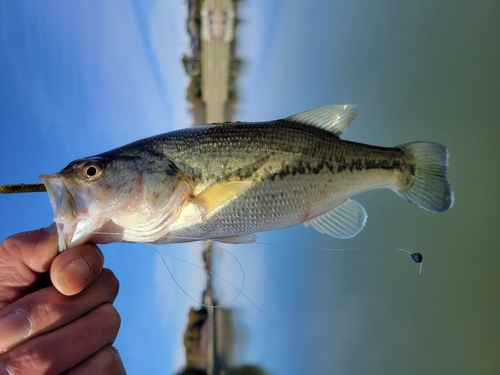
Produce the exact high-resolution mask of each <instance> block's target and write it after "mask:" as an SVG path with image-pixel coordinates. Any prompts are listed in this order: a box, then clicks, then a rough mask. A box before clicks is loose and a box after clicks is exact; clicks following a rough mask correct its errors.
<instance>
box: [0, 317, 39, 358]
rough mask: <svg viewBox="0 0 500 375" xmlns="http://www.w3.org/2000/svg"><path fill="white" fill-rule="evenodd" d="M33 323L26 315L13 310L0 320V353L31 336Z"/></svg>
mask: <svg viewBox="0 0 500 375" xmlns="http://www.w3.org/2000/svg"><path fill="white" fill-rule="evenodd" d="M32 330H33V323H32V322H31V319H30V318H29V316H28V314H27V313H26V312H25V311H22V310H15V311H12V312H11V313H9V314H7V315H5V316H2V317H1V318H0V352H5V351H6V350H7V349H10V347H12V346H13V345H14V344H16V343H18V342H19V341H21V340H22V339H24V338H26V337H28V336H29V335H31V332H32Z"/></svg>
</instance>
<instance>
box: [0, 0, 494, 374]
mask: <svg viewBox="0 0 500 375" xmlns="http://www.w3.org/2000/svg"><path fill="white" fill-rule="evenodd" d="M186 12H187V11H186V5H185V4H184V3H183V2H182V1H168V2H164V1H106V2H103V1H88V0H86V1H73V2H67V1H45V2H43V3H42V2H29V1H16V2H14V1H5V0H3V1H2V0H0V72H1V73H0V126H1V132H2V136H1V137H0V147H1V150H2V162H1V163H0V172H1V176H2V177H1V180H0V183H2V184H8V183H18V182H24V183H30V182H37V181H38V175H39V174H42V173H53V172H55V171H58V170H60V169H61V168H63V167H64V166H65V165H66V164H68V163H69V162H70V161H71V160H74V159H77V158H80V157H83V156H88V155H92V154H96V153H100V152H103V151H106V150H109V149H111V148H114V147H117V146H120V145H122V144H125V143H127V142H130V141H133V140H136V139H140V138H143V137H146V136H150V135H153V134H157V133H162V132H166V131H170V130H174V129H178V128H184V127H188V126H190V125H191V123H192V118H191V115H190V113H189V110H188V109H189V104H188V103H187V102H186V100H185V97H186V88H187V85H188V77H187V76H186V74H185V73H184V71H183V68H182V64H181V57H182V55H183V54H185V53H188V52H189V38H188V35H187V32H186V27H185V18H186ZM240 17H241V19H242V22H241V23H240V24H239V29H238V42H239V43H238V47H237V55H238V56H239V57H241V58H242V59H243V60H244V66H243V68H242V73H241V76H240V77H239V78H238V87H239V95H240V98H241V100H240V102H239V103H238V104H237V116H236V117H237V119H238V120H242V121H246V120H251V121H259V120H270V119H276V118H280V117H285V116H288V115H291V114H293V113H296V112H300V111H302V110H305V109H308V108H311V107H314V106H320V105H324V104H333V103H353V104H357V105H358V106H359V112H358V116H357V118H356V120H355V121H354V122H353V124H352V125H351V126H350V127H349V129H347V130H346V132H345V133H344V135H343V138H345V139H349V140H355V141H359V142H366V143H371V144H377V145H382V146H391V145H397V144H401V143H405V142H410V141H415V140H430V141H436V142H441V143H444V144H446V145H447V146H448V147H449V149H450V154H451V159H450V179H451V181H452V184H453V186H454V188H455V192H456V195H457V202H456V205H455V207H453V209H452V210H451V211H450V212H448V213H445V214H442V215H433V214H430V213H428V212H424V211H423V210H419V209H418V208H415V207H413V206H411V205H408V204H407V203H406V202H404V201H403V200H401V199H399V198H398V197H397V196H396V195H395V194H393V193H392V192H386V191H377V192H369V193H366V194H363V195H362V196H360V197H359V198H356V199H357V200H358V201H359V202H361V203H362V204H363V205H364V207H365V208H366V211H367V213H368V216H369V218H368V221H367V225H366V227H365V229H364V230H363V231H362V232H361V233H360V234H359V235H358V236H357V237H355V238H354V239H352V240H348V241H339V240H335V239H331V238H329V237H327V236H324V235H319V234H317V233H316V232H314V230H313V229H311V228H307V229H306V228H304V227H302V226H299V227H295V228H290V229H286V230H283V231H275V232H270V233H265V234H261V235H259V242H258V243H256V244H253V245H250V246H246V245H242V246H229V245H222V246H221V248H222V249H221V248H218V250H217V257H218V258H219V260H218V264H217V266H218V270H219V272H220V273H221V275H223V276H224V277H225V278H226V279H228V280H230V281H231V282H233V283H234V284H235V285H240V282H241V280H242V273H241V270H240V268H239V266H238V264H236V262H235V261H234V258H233V257H231V256H230V255H228V254H227V251H229V252H230V253H231V254H232V255H234V257H235V258H236V259H237V260H238V262H239V263H240V264H241V266H242V268H243V272H244V275H245V285H244V289H243V294H241V295H240V296H239V297H238V298H237V299H236V300H235V301H232V302H231V303H230V307H231V308H232V309H233V325H234V331H235V334H236V337H235V345H234V351H233V352H232V354H231V358H232V362H233V363H234V364H235V365H241V364H244V363H250V364H260V365H262V366H263V367H264V368H266V369H268V371H269V372H270V373H275V374H295V373H297V374H303V373H307V371H310V368H311V367H312V366H314V367H316V368H317V369H318V373H342V374H350V373H352V374H357V373H373V374H376V373H380V374H387V373H406V374H412V373H415V374H417V373H458V372H460V371H463V373H471V372H472V371H476V372H478V371H479V372H481V373H495V372H494V371H489V370H490V369H493V370H496V369H498V368H500V364H499V362H498V356H497V355H496V354H497V352H498V350H497V349H498V347H499V345H500V343H499V341H498V337H500V334H499V332H498V330H495V329H494V328H493V329H492V328H491V327H497V324H496V321H497V317H498V313H500V311H499V310H498V307H494V306H492V302H491V301H496V300H497V296H498V293H497V291H496V290H495V288H494V287H493V286H494V285H498V282H500V280H499V279H498V272H497V269H496V268H495V266H494V265H495V264H498V261H499V260H500V259H499V255H498V251H496V247H495V244H496V243H498V241H499V240H500V238H499V235H498V234H497V233H496V232H497V231H496V229H495V228H494V224H495V223H496V222H497V220H496V217H497V215H498V208H499V207H498V204H496V203H495V200H494V197H495V196H496V195H495V194H496V186H498V183H499V182H500V181H498V177H497V176H496V175H493V176H492V175H491V174H490V170H489V166H490V165H496V164H495V162H498V155H491V153H489V152H488V150H495V149H496V147H497V145H496V143H494V141H495V140H496V138H497V137H493V136H492V135H494V134H497V133H498V128H497V127H496V124H498V119H499V118H500V113H499V111H500V110H499V109H498V105H497V104H498V99H499V92H498V87H500V74H499V72H498V61H500V52H499V51H498V46H497V42H496V40H495V38H494V35H498V34H499V33H500V30H499V28H500V26H499V24H498V21H497V20H498V18H499V17H500V9H499V7H498V4H497V2H495V1H494V0H491V1H489V0H484V1H482V2H481V3H480V4H473V3H470V4H469V3H468V2H466V1H458V2H457V3H456V4H454V5H453V6H452V5H450V4H449V3H448V2H447V1H445V0H438V1H436V2H433V3H432V4H431V3H429V4H421V3H415V2H413V1H410V0H408V1H402V2H399V3H397V4H395V3H394V2H387V1H378V2H364V1H361V0H359V1H349V2H347V1H346V2H331V1H327V0H325V1H322V2H320V4H317V5H315V4H312V2H306V1H300V0H294V1H276V2H272V3H271V2H269V1H264V0H261V1H257V0H255V1H243V2H240ZM478 41H480V42H478ZM471 124H474V128H473V129H471ZM464 140H466V141H464ZM484 160H491V163H490V164H485V163H484ZM485 181H486V182H485ZM487 182H492V183H491V184H489V183H487ZM0 200H1V205H2V206H1V207H2V208H3V215H4V218H3V219H2V224H3V225H2V227H1V229H0V234H1V235H2V236H1V237H2V238H3V237H6V236H8V235H9V234H12V233H15V232H19V231H23V230H29V229H32V228H37V227H40V226H45V225H48V224H49V223H50V221H51V218H52V211H51V208H50V204H49V201H48V198H47V196H46V195H45V194H33V195H17V196H4V197H0ZM395 248H407V249H409V250H410V251H419V252H422V253H423V254H424V258H425V260H424V268H423V272H422V275H420V276H419V275H418V266H417V265H415V264H414V263H412V262H411V260H410V259H409V257H407V255H406V254H404V253H403V252H399V251H394V249H395ZM102 249H103V251H104V255H105V257H106V266H107V267H110V268H111V269H112V270H113V271H114V272H115V273H116V274H117V276H118V278H119V279H120V282H121V291H120V295H119V297H118V299H117V301H116V306H117V308H118V310H119V311H120V313H121V316H122V320H123V325H122V329H121V331H120V334H119V336H118V339H117V341H116V346H117V347H118V349H119V350H120V352H121V354H122V356H123V358H124V362H125V365H126V367H127V369H128V371H129V373H130V374H143V373H151V374H163V373H174V372H175V371H177V370H179V369H180V367H181V365H182V364H183V363H184V349H183V347H182V332H183V330H184V329H185V326H186V323H187V310H188V308H189V306H196V303H194V302H193V301H192V300H191V299H190V297H194V298H195V299H196V298H199V294H200V292H201V288H202V285H203V284H202V282H201V280H202V279H203V273H201V272H200V270H199V268H196V267H195V266H193V265H189V264H187V263H184V262H181V261H177V260H175V259H174V258H173V257H178V258H182V259H184V260H186V261H188V262H191V263H195V264H198V265H199V264H200V252H201V246H200V245H198V244H191V245H179V246H177V245H171V246H166V247H162V248H161V251H162V252H164V253H166V254H167V255H169V256H170V257H169V256H166V257H165V261H166V262H167V264H168V265H169V267H170V269H171V271H172V272H173V273H174V274H175V279H176V282H177V283H178V284H180V285H181V286H182V287H183V288H184V289H185V290H186V291H187V293H188V294H189V296H187V295H186V294H185V293H184V292H183V291H182V290H181V289H180V287H179V286H178V285H177V283H176V282H174V281H173V280H172V278H171V276H170V275H169V273H168V271H167V270H166V268H165V265H164V264H163V262H162V261H161V259H160V258H159V257H158V255H157V254H156V250H155V249H154V248H153V247H151V246H149V245H142V244H138V245H129V244H112V245H106V246H102ZM327 249H329V250H327ZM332 249H358V250H354V251H334V250H332ZM359 249H360V250H359ZM220 280H221V279H219V281H220ZM485 285H487V286H489V288H486V287H485ZM219 292H220V295H221V296H222V297H221V298H222V302H230V301H231V300H232V298H233V297H234V288H233V287H232V286H230V285H228V284H225V283H224V282H221V283H220V285H219ZM465 305H467V307H464V306H465ZM457 306H461V307H460V308H459V309H457ZM478 316H481V317H482V319H477V317H478ZM415 353H417V355H416V354H415ZM494 358H496V359H494ZM486 364H489V365H488V366H490V367H489V368H486V367H485V366H487V365H486ZM457 371H458V372H457Z"/></svg>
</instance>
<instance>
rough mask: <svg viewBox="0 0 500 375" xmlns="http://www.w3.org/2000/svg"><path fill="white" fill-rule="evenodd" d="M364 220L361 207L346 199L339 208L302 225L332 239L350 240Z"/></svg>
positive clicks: (362, 225) (363, 210)
mask: <svg viewBox="0 0 500 375" xmlns="http://www.w3.org/2000/svg"><path fill="white" fill-rule="evenodd" d="M366 218H367V215H366V212H365V209H364V208H363V206H361V204H359V203H358V202H356V201H355V200H352V199H347V200H346V201H345V202H344V203H342V204H341V205H340V206H338V207H335V208H334V209H333V210H331V211H328V212H327V213H325V214H323V215H321V216H318V217H315V218H314V219H311V220H309V221H306V222H305V223H304V224H305V225H306V226H307V225H310V226H311V227H313V228H314V229H316V230H317V231H318V232H320V233H325V234H328V235H330V236H332V237H336V238H351V237H354V236H355V235H356V234H358V233H359V232H360V231H361V229H363V227H364V226H365V222H366Z"/></svg>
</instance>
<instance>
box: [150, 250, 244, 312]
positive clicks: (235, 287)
mask: <svg viewBox="0 0 500 375" xmlns="http://www.w3.org/2000/svg"><path fill="white" fill-rule="evenodd" d="M155 249H156V252H157V254H158V255H159V256H160V258H161V260H162V262H163V264H164V265H165V267H166V268H167V271H168V273H169V274H170V276H171V277H172V279H173V280H174V282H175V284H176V285H177V286H178V287H179V289H180V290H181V291H182V292H183V293H184V294H185V295H186V296H187V297H188V298H189V299H191V300H192V301H194V302H196V303H199V304H200V305H202V306H204V307H214V308H220V307H225V306H228V305H230V304H231V303H233V302H234V301H235V300H236V299H237V298H238V297H239V296H240V295H241V294H242V293H243V288H244V286H245V281H246V280H245V271H244V269H243V266H242V265H241V262H240V261H239V260H238V259H237V258H236V257H235V256H234V255H233V254H231V252H229V251H228V250H226V249H224V248H220V249H221V250H222V251H224V252H226V253H227V254H229V255H230V256H231V257H232V258H233V259H234V260H235V261H236V263H237V264H238V267H239V269H240V271H241V278H242V281H241V287H238V286H236V285H235V284H233V283H232V282H231V281H229V280H228V279H226V278H225V277H223V276H221V275H220V274H218V273H216V272H213V271H209V270H207V269H206V268H204V267H201V266H199V265H197V264H194V263H192V262H190V261H187V260H185V259H181V258H179V257H176V256H173V255H170V254H165V253H163V252H161V251H159V250H158V248H156V247H155ZM164 255H165V256H168V257H169V258H172V259H175V260H178V261H180V262H183V263H186V264H189V265H191V266H193V267H195V268H198V269H200V270H202V271H203V272H204V273H205V274H208V275H210V277H212V279H213V277H214V276H215V277H217V278H218V279H220V280H222V281H224V282H225V283H227V284H228V285H230V286H231V287H233V288H234V289H235V290H237V294H236V296H234V297H233V298H232V299H231V300H230V301H229V302H226V303H222V304H212V305H207V304H205V303H203V301H198V300H197V299H196V298H194V297H192V296H191V295H190V294H189V293H188V292H187V291H186V290H185V289H184V288H183V287H182V286H181V285H180V283H179V282H178V281H177V279H176V277H175V275H174V274H173V272H172V270H171V269H170V267H169V266H168V264H167V262H166V261H165V258H164V257H163V256H164Z"/></svg>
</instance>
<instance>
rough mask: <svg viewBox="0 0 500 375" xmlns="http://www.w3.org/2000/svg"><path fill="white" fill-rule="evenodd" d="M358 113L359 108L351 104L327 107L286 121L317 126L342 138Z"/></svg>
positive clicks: (309, 111) (288, 118)
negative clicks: (341, 135)
mask: <svg viewBox="0 0 500 375" xmlns="http://www.w3.org/2000/svg"><path fill="white" fill-rule="evenodd" d="M357 111H358V107H357V106H355V105H351V104H340V105H326V106H323V107H317V108H313V109H310V110H308V111H305V112H300V113H297V114H296V115H293V116H290V117H287V118H286V120H289V121H296V122H301V123H303V124H307V125H311V126H315V127H317V128H320V129H323V130H328V131H329V132H332V133H333V134H335V135H336V136H340V134H342V133H343V132H344V130H346V129H347V127H348V126H349V124H350V123H351V122H352V120H354V117H356V113H357Z"/></svg>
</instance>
